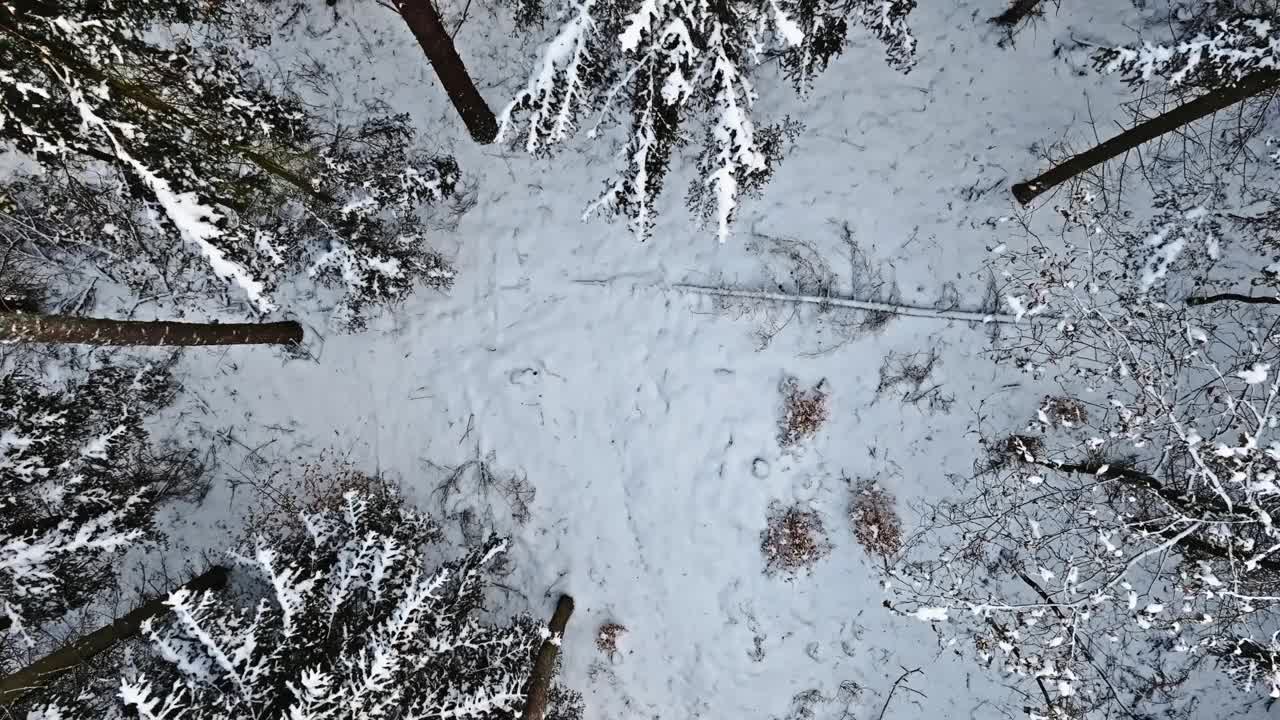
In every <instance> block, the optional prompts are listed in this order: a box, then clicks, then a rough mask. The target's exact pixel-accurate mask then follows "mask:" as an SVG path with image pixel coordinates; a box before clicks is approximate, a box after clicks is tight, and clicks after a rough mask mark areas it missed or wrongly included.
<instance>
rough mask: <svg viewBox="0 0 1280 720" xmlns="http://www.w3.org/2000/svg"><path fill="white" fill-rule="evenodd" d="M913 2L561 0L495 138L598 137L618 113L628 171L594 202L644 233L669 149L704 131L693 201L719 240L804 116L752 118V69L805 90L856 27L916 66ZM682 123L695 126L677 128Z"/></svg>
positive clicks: (543, 141) (891, 56) (894, 60)
mask: <svg viewBox="0 0 1280 720" xmlns="http://www.w3.org/2000/svg"><path fill="white" fill-rule="evenodd" d="M914 6H915V3H914V1H913V0H843V1H841V2H827V0H732V2H728V3H713V2H710V1H709V0H566V2H565V4H564V6H563V7H562V8H561V9H560V17H559V30H558V31H557V32H556V34H555V36H554V37H553V38H552V40H551V41H550V42H549V43H548V44H547V46H546V48H545V49H544V51H543V54H542V57H541V58H539V60H538V61H537V62H536V64H535V67H534V69H533V72H532V74H531V76H530V78H529V81H528V84H527V85H526V86H525V88H524V90H522V91H521V92H520V93H519V94H517V96H516V97H515V99H514V100H512V102H511V103H510V104H509V105H508V106H507V107H506V108H505V109H504V110H503V112H502V115H501V118H500V131H499V133H500V134H499V137H500V138H505V139H508V140H510V141H511V142H513V143H515V144H517V145H519V146H522V147H523V148H524V149H525V150H526V151H528V152H541V151H546V150H549V149H551V148H552V147H554V146H556V145H558V144H561V143H563V142H565V141H566V140H567V139H568V138H569V137H570V136H572V135H573V134H575V133H576V132H577V131H578V130H580V129H581V126H582V125H583V124H588V125H589V127H588V129H587V135H588V136H589V137H592V138H594V137H596V135H597V133H598V131H599V129H600V127H601V125H603V124H604V123H605V122H606V121H608V120H610V119H612V118H613V117H614V115H615V112H620V113H622V114H626V115H628V116H629V123H630V128H629V137H628V140H627V144H626V148H625V151H624V153H623V154H624V158H625V160H624V162H625V167H624V168H623V170H622V172H621V175H620V177H619V178H618V179H617V180H612V181H609V182H607V183H606V185H605V190H604V192H603V193H602V194H601V195H600V197H599V198H598V199H597V200H596V201H595V202H594V203H592V205H591V206H590V208H591V209H603V210H612V211H614V212H617V213H620V214H622V215H625V216H626V217H627V218H628V219H629V221H630V224H631V227H632V229H633V230H634V231H635V232H636V233H637V234H638V235H640V236H645V235H647V233H648V232H649V230H650V228H651V227H652V226H653V222H654V213H655V204H656V202H657V198H658V197H659V195H660V194H661V191H662V187H663V183H664V181H665V178H666V175H667V172H668V170H669V166H670V160H671V154H672V151H673V150H674V149H675V148H677V147H679V146H680V145H681V144H683V142H685V141H686V140H687V139H688V138H689V137H690V136H691V135H693V134H695V133H697V134H701V135H702V138H701V140H700V141H699V142H700V145H701V151H700V152H699V155H698V160H697V167H698V171H699V172H698V178H697V179H695V180H694V181H693V184H692V185H691V187H690V203H691V204H692V205H693V206H694V208H695V209H697V210H699V211H700V212H701V213H702V214H703V215H704V216H706V217H709V218H714V220H715V223H716V226H717V233H718V235H719V237H720V239H721V240H722V241H723V240H724V239H725V238H726V237H727V236H728V234H729V226H730V223H731V222H732V220H733V217H734V213H735V211H736V208H737V205H738V202H739V200H740V198H741V196H742V195H743V194H745V193H749V192H753V191H756V190H759V189H760V188H761V187H762V186H763V185H764V183H765V182H766V181H767V180H768V179H769V177H770V176H772V174H773V172H774V170H775V169H776V168H777V165H778V163H779V161H780V160H781V158H782V153H783V150H784V145H785V144H786V142H787V141H789V140H791V139H794V137H795V136H796V135H797V134H798V132H799V125H798V124H797V123H794V122H791V121H790V120H784V121H783V122H781V123H778V124H774V125H764V126H757V125H756V122H755V120H754V119H753V111H752V106H753V104H754V102H755V99H756V91H755V88H754V86H753V84H752V83H753V81H752V76H753V75H754V73H755V68H756V66H757V65H759V64H760V63H761V62H762V61H763V60H764V59H766V58H777V60H778V61H779V63H780V65H781V68H782V70H783V72H784V73H785V74H786V75H788V76H789V77H790V78H792V80H793V81H794V82H795V84H796V86H797V89H804V88H806V87H807V86H808V85H809V84H810V83H811V82H812V81H813V79H814V77H815V76H816V75H818V74H819V73H820V72H822V71H823V70H825V69H826V67H827V65H828V63H829V62H830V61H831V59H832V58H834V57H835V56H836V55H838V54H840V52H841V51H842V50H843V48H844V43H845V41H846V36H847V33H848V26H849V24H850V23H859V24H861V25H863V26H864V27H865V28H866V29H868V30H869V31H870V32H871V33H872V34H874V35H875V36H876V37H878V38H879V39H880V40H881V41H882V42H884V44H885V46H886V48H887V55H888V60H889V62H890V64H891V65H893V66H895V67H898V68H900V69H902V70H907V69H909V68H910V66H911V64H912V63H913V61H914V54H915V39H914V38H913V37H912V35H911V33H910V30H909V29H908V27H907V25H906V18H907V15H908V14H909V13H910V12H911V10H912V8H914ZM686 121H689V122H691V123H692V124H694V125H695V127H696V128H697V129H694V130H690V129H687V128H683V129H682V127H683V126H684V124H685V123H686Z"/></svg>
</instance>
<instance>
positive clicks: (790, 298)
mask: <svg viewBox="0 0 1280 720" xmlns="http://www.w3.org/2000/svg"><path fill="white" fill-rule="evenodd" d="M671 287H672V288H674V289H676V290H682V291H684V292H689V293H694V294H697V295H714V296H717V297H732V298H742V299H744V300H763V301H766V302H779V303H803V304H809V305H827V306H832V307H843V308H852V309H854V310H869V311H873V312H887V313H893V314H895V315H905V316H907V317H922V318H932V319H934V320H964V321H968V322H980V323H1000V324H1006V325H1013V324H1016V323H1017V322H1018V318H1016V317H1014V316H1013V315H1003V314H998V313H984V312H979V311H976V310H938V309H936V308H926V307H917V306H915V305H900V304H897V303H885V302H873V301H869V300H854V299H851V298H842V297H829V296H820V295H792V294H789V293H776V292H768V291H766V290H734V289H731V288H719V287H708V286H705V285H687V284H684V283H679V284H676V285H672V286H671ZM1037 317H1041V318H1045V317H1047V316H1044V315H1041V316H1037Z"/></svg>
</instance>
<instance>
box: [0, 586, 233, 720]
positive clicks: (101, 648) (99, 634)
mask: <svg viewBox="0 0 1280 720" xmlns="http://www.w3.org/2000/svg"><path fill="white" fill-rule="evenodd" d="M226 584H227V569H226V568H225V567H221V566H216V565H215V566H214V567H212V568H210V569H209V570H207V571H205V572H204V573H203V574H202V575H198V576H196V577H195V578H193V579H192V580H191V581H190V582H188V583H186V584H185V585H183V586H182V587H184V588H186V589H187V590H191V591H193V592H201V591H204V590H220V589H222V587H223V586H225V585H226ZM165 599H166V598H165V597H158V598H155V599H154V600H151V601H149V602H147V603H144V604H143V605H141V606H140V607H138V608H136V609H134V610H132V611H130V612H129V613H128V614H127V615H125V616H124V617H122V618H119V619H118V620H116V621H114V622H112V623H111V624H110V625H107V626H105V627H102V628H99V629H97V630H95V631H93V632H91V633H89V634H88V635H85V636H84V637H82V638H80V639H79V640H77V641H75V642H73V643H71V644H70V645H67V646H66V647H63V648H61V649H59V650H55V651H54V652H52V653H50V654H49V655H46V656H45V657H42V658H40V659H39V660H37V661H35V662H33V663H31V664H30V665H28V666H26V667H25V668H23V669H21V670H19V671H18V672H15V673H13V674H12V675H7V676H5V677H3V678H0V707H8V706H10V705H13V704H14V703H15V702H17V701H18V700H19V699H20V698H22V697H23V696H24V695H26V694H27V693H29V692H31V691H33V690H38V689H39V688H41V687H43V686H45V685H47V684H48V683H49V682H50V681H52V680H54V679H56V678H57V677H58V676H59V675H62V674H63V673H66V672H68V671H70V670H74V669H75V668H76V667H77V666H79V665H81V664H82V663H84V662H85V661H87V660H91V659H92V658H93V657H94V656H96V655H99V654H101V653H103V652H105V651H107V650H109V649H111V647H112V646H114V645H115V644H116V643H118V642H120V641H121V640H125V639H128V638H131V637H133V636H134V635H137V634H138V629H139V628H140V627H142V623H143V621H144V620H147V619H148V618H153V617H156V616H157V615H160V614H161V613H163V612H164V611H165V610H166V606H165V604H164V601H165Z"/></svg>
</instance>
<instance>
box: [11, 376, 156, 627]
mask: <svg viewBox="0 0 1280 720" xmlns="http://www.w3.org/2000/svg"><path fill="white" fill-rule="evenodd" d="M171 390H172V381H171V379H170V376H169V373H168V371H167V370H166V369H164V368H162V367H158V366H148V367H144V368H141V369H128V368H123V367H106V368H102V369H99V370H96V371H93V372H91V373H90V374H89V376H88V378H87V379H86V380H84V381H83V382H81V383H79V384H78V385H76V386H73V387H70V388H68V389H65V390H59V389H52V388H48V387H44V386H42V385H40V384H39V382H38V381H36V380H33V379H31V378H29V377H25V376H22V375H19V374H13V373H11V374H9V375H6V376H4V377H3V378H0V640H7V641H11V640H14V639H18V640H20V641H23V642H26V641H29V640H30V638H29V637H18V636H20V635H22V630H23V628H24V626H25V627H26V628H27V629H28V630H32V629H34V628H35V627H36V626H37V625H38V624H39V623H43V622H47V621H50V620H55V619H57V618H59V617H60V616H61V615H62V614H63V613H65V612H66V611H67V610H69V609H71V608H75V607H78V606H80V605H82V604H83V603H85V602H86V601H87V600H89V599H90V598H92V597H93V596H94V595H95V594H96V593H98V592H101V591H102V590H104V589H105V588H107V587H110V586H111V584H112V582H113V580H114V577H115V567H114V561H115V559H116V556H117V555H118V554H119V553H120V552H122V551H124V550H126V549H128V548H130V547H132V546H134V545H136V544H137V543H139V542H140V541H142V540H143V539H144V538H145V537H146V536H147V535H148V533H149V532H150V530H151V516H152V513H153V512H154V511H155V503H156V501H157V500H158V499H160V498H161V497H163V496H164V495H165V494H166V492H167V488H169V487H170V482H169V481H171V480H173V479H174V478H166V477H164V475H163V473H162V472H160V470H159V468H160V467H163V464H162V463H161V464H157V463H156V462H155V458H154V456H152V455H151V454H150V453H149V448H148V447H147V433H146V431H145V430H144V429H143V420H144V419H145V418H146V417H147V415H149V414H150V413H152V412H153V411H155V410H156V409H157V408H159V407H160V406H162V405H163V404H165V403H166V402H167V400H168V397H169V395H170V393H171Z"/></svg>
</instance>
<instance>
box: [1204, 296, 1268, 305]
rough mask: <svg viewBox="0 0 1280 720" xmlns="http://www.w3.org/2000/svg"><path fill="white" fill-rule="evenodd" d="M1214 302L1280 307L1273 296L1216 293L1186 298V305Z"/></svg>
mask: <svg viewBox="0 0 1280 720" xmlns="http://www.w3.org/2000/svg"><path fill="white" fill-rule="evenodd" d="M1216 302H1242V303H1249V304H1252V305H1280V297H1276V296H1274V295H1241V294H1240V293H1218V294H1217V295H1196V296H1192V297H1189V298H1187V304H1188V305H1208V304H1209V303H1216Z"/></svg>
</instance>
